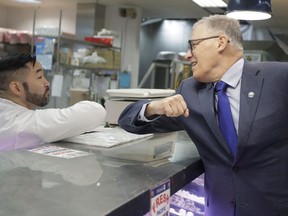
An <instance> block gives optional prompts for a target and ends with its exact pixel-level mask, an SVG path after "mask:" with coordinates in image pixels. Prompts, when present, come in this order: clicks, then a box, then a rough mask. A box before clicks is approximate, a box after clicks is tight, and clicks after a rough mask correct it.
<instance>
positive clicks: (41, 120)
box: [0, 98, 106, 150]
mask: <svg viewBox="0 0 288 216" xmlns="http://www.w3.org/2000/svg"><path fill="white" fill-rule="evenodd" d="M105 115H106V111H105V109H104V108H103V107H102V106H101V105H100V104H98V103H96V102H92V101H81V102H79V103H76V104H74V105H73V106H71V107H68V108H63V109H36V110H30V109H27V108H25V107H23V106H20V105H18V104H16V103H13V102H12V101H9V100H6V99H2V98H0V122H1V126H0V150H10V149H17V148H24V147H30V146H35V145H39V144H43V143H49V142H54V141H58V140H62V139H66V138H69V137H73V136H77V135H80V134H82V133H84V132H87V131H91V130H94V129H95V128H97V127H98V126H100V125H102V124H103V123H104V119H105Z"/></svg>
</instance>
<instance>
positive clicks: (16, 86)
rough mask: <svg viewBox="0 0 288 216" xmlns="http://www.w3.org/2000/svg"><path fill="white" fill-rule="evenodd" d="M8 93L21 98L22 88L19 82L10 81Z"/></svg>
mask: <svg viewBox="0 0 288 216" xmlns="http://www.w3.org/2000/svg"><path fill="white" fill-rule="evenodd" d="M9 88H10V91H11V92H12V93H14V94H15V95H18V96H21V95H22V94H23V91H24V88H23V85H22V83H21V82H19V81H12V82H10V84H9Z"/></svg>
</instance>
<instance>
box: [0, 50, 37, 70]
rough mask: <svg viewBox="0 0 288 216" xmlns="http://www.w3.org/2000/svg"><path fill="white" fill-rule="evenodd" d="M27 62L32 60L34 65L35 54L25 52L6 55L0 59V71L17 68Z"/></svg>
mask: <svg viewBox="0 0 288 216" xmlns="http://www.w3.org/2000/svg"><path fill="white" fill-rule="evenodd" d="M28 62H32V63H33V66H34V65H35V62H36V56H35V55H31V54H27V53H23V54H16V55H10V56H6V57H4V58H2V59H0V73H1V72H3V71H8V70H9V71H14V70H18V69H20V68H23V67H25V65H26V64H27V63H28Z"/></svg>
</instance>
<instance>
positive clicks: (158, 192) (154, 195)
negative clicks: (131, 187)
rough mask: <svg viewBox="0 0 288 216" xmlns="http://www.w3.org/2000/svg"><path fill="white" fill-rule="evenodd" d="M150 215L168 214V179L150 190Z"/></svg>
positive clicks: (162, 215) (160, 215) (166, 215)
mask: <svg viewBox="0 0 288 216" xmlns="http://www.w3.org/2000/svg"><path fill="white" fill-rule="evenodd" d="M150 197H151V209H150V213H151V216H169V210H170V201H169V200H170V180H168V181H166V182H164V183H162V184H160V185H158V186H156V187H155V188H153V189H151V190H150Z"/></svg>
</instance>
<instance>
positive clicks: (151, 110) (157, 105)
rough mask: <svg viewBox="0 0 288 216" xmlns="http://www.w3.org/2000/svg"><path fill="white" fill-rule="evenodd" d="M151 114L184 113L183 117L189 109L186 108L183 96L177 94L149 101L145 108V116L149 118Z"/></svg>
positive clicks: (170, 114)
mask: <svg viewBox="0 0 288 216" xmlns="http://www.w3.org/2000/svg"><path fill="white" fill-rule="evenodd" d="M153 115H166V116H168V117H177V116H180V115H184V116H185V117H188V116H189V110H188V109H187V105H186V102H185V101H184V99H183V97H182V96H181V95H180V94H177V95H173V96H171V97H167V98H164V99H162V100H155V101H152V102H151V103H149V104H148V105H147V107H146V110H145V117H146V118H149V117H150V116H153Z"/></svg>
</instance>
